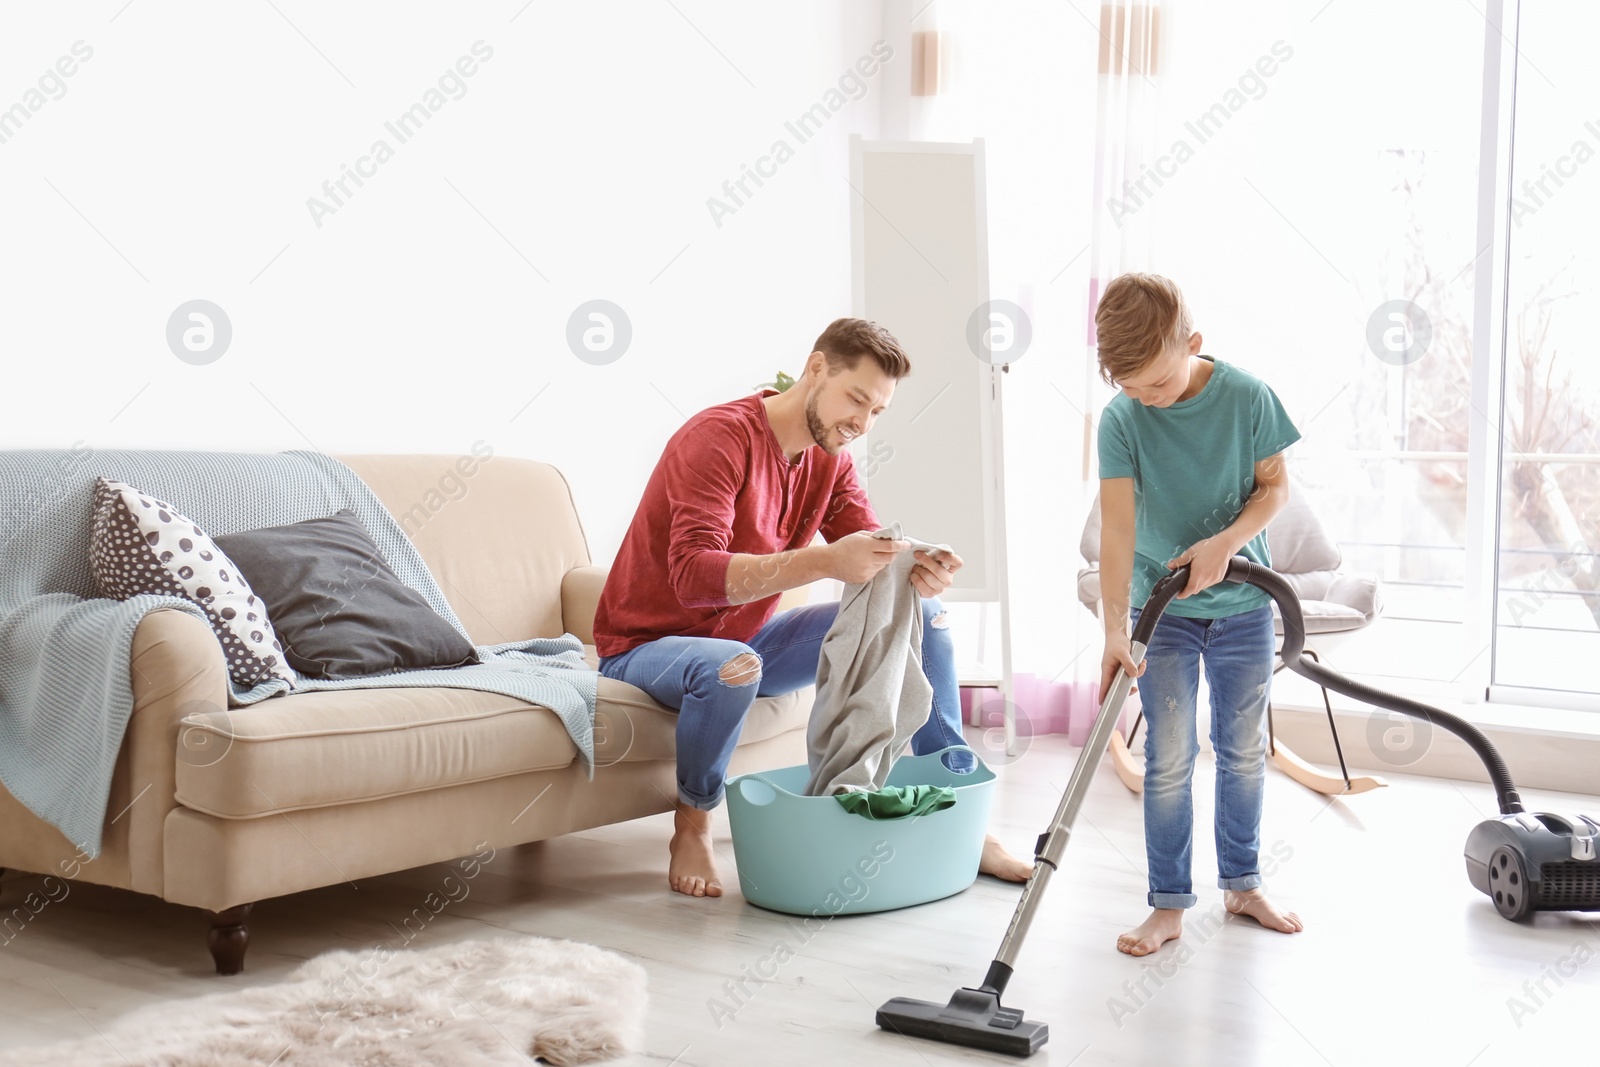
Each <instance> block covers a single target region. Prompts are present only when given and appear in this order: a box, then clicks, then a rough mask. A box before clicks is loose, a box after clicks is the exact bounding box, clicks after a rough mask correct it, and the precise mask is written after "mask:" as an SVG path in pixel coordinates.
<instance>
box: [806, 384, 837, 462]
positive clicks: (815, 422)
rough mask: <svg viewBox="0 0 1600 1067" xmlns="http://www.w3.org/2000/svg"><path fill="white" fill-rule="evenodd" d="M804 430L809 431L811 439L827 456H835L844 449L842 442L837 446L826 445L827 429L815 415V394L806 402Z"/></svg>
mask: <svg viewBox="0 0 1600 1067" xmlns="http://www.w3.org/2000/svg"><path fill="white" fill-rule="evenodd" d="M806 429H807V430H810V431H811V439H812V440H813V441H815V442H816V443H817V445H818V446H819V447H820V448H821V449H822V450H823V451H824V452H826V453H827V454H828V455H830V456H837V455H838V454H839V451H840V450H841V449H842V448H844V442H843V441H840V442H839V443H838V444H829V443H828V435H829V429H828V427H826V426H824V425H823V424H822V419H821V417H819V416H818V415H817V396H816V394H815V393H813V394H811V396H810V397H809V398H807V400H806Z"/></svg>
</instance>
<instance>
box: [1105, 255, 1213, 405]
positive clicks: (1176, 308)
mask: <svg viewBox="0 0 1600 1067" xmlns="http://www.w3.org/2000/svg"><path fill="white" fill-rule="evenodd" d="M1094 331H1095V338H1096V341H1097V343H1098V345H1099V359H1100V377H1101V378H1104V379H1105V381H1106V384H1107V385H1116V384H1117V383H1118V382H1121V381H1125V380H1126V379H1128V378H1131V377H1132V376H1133V375H1135V374H1138V373H1139V371H1140V370H1142V369H1143V368H1144V367H1145V365H1146V364H1148V363H1149V362H1150V361H1151V360H1153V359H1156V358H1157V357H1158V356H1160V355H1161V354H1162V353H1164V352H1166V351H1167V349H1169V348H1171V347H1172V346H1174V345H1181V344H1184V343H1186V342H1187V341H1188V340H1189V335H1190V334H1192V333H1194V320H1193V319H1191V318H1190V316H1189V308H1188V305H1186V304H1185V303H1184V302H1183V292H1182V291H1181V290H1180V289H1179V288H1178V286H1177V284H1176V283H1175V282H1173V281H1172V279H1170V278H1163V277H1162V276H1161V275H1159V274H1123V275H1120V276H1118V277H1117V278H1116V279H1115V280H1113V281H1112V283H1111V284H1110V285H1108V286H1106V291H1105V293H1104V294H1102V295H1101V297H1100V306H1099V307H1097V308H1095V310H1094Z"/></svg>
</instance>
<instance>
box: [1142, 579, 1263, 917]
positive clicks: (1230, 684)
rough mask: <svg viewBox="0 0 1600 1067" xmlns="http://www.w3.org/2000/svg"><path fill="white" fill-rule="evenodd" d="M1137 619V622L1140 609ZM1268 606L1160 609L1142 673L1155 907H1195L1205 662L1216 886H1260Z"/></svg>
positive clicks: (1147, 839)
mask: <svg viewBox="0 0 1600 1067" xmlns="http://www.w3.org/2000/svg"><path fill="white" fill-rule="evenodd" d="M1132 614H1133V618H1134V620H1135V621H1137V620H1138V617H1139V613H1138V610H1137V609H1135V610H1134V611H1133V613H1132ZM1275 644H1276V642H1275V638H1274V635H1273V632H1272V609H1271V608H1270V607H1260V608H1256V609H1254V610H1252V611H1247V612H1244V613H1243V614H1240V615H1228V616H1224V617H1223V618H1220V619H1186V618H1183V617H1181V616H1177V615H1163V616H1162V617H1161V621H1160V622H1158V623H1157V624H1156V629H1155V633H1154V634H1152V635H1151V638H1150V647H1149V649H1148V650H1147V651H1146V652H1145V664H1146V666H1145V672H1144V674H1143V675H1142V676H1141V677H1140V678H1139V682H1138V684H1139V695H1140V704H1141V706H1142V707H1143V708H1144V717H1145V722H1146V723H1147V724H1148V728H1147V730H1146V732H1145V735H1144V758H1145V765H1144V844H1145V854H1146V857H1147V859H1148V860H1149V864H1150V906H1151V907H1153V908H1192V907H1194V905H1195V902H1196V900H1197V898H1196V897H1195V895H1194V892H1193V888H1194V887H1193V881H1192V875H1191V872H1190V862H1191V858H1192V855H1193V844H1194V798H1193V795H1192V793H1191V783H1192V779H1193V778H1194V761H1195V757H1196V756H1197V755H1198V754H1199V752H1200V743H1199V741H1198V740H1197V739H1196V737H1195V720H1196V703H1197V700H1198V697H1199V685H1200V670H1199V667H1200V662H1201V660H1202V659H1203V660H1204V661H1205V667H1206V684H1207V685H1208V686H1210V689H1211V745H1212V748H1213V749H1214V750H1215V751H1216V754H1217V799H1216V808H1217V811H1216V837H1217V873H1218V879H1217V886H1218V888H1221V889H1236V890H1247V889H1254V888H1256V887H1257V886H1259V885H1260V884H1261V868H1260V863H1259V858H1260V857H1259V854H1260V851H1261V792H1262V786H1263V783H1264V781H1265V778H1266V753H1267V731H1266V721H1267V701H1268V699H1269V692H1270V689H1271V685H1272V665H1273V657H1274V655H1275Z"/></svg>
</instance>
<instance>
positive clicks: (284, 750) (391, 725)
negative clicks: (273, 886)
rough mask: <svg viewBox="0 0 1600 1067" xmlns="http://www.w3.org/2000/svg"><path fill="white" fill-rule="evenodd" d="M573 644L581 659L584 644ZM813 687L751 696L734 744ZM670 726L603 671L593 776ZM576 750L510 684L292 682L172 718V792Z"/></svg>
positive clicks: (247, 799)
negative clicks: (266, 694)
mask: <svg viewBox="0 0 1600 1067" xmlns="http://www.w3.org/2000/svg"><path fill="white" fill-rule="evenodd" d="M584 654H585V658H586V659H587V661H588V663H589V666H590V667H594V666H595V665H596V662H597V661H596V659H595V653H594V647H593V646H592V645H591V646H588V647H587V648H585V650H584ZM813 692H814V691H813V690H812V689H811V688H810V687H807V688H805V689H801V690H798V691H796V692H793V693H787V694H785V695H783V696H779V697H761V698H760V699H758V700H757V701H756V702H755V704H754V705H753V706H752V707H751V708H750V711H749V714H748V715H746V716H745V722H744V729H743V730H742V731H741V732H740V734H739V744H741V745H747V744H752V743H754V742H757V741H765V740H767V739H768V738H771V737H776V736H778V735H779V734H783V733H786V732H788V731H791V730H802V731H803V730H804V729H805V726H806V720H807V717H808V716H809V715H810V713H811V701H812V695H813ZM677 727H678V716H677V714H676V713H674V712H672V711H670V710H668V709H667V708H663V707H662V706H661V705H659V704H657V703H656V702H655V701H654V700H651V699H650V697H649V696H647V695H646V694H645V692H644V690H642V689H638V688H636V687H634V686H631V685H629V684H627V683H626V682H619V681H617V680H616V679H613V678H604V677H602V678H601V679H600V692H599V700H598V702H597V704H596V707H595V731H594V759H595V766H596V767H597V768H598V771H597V778H596V780H597V781H600V780H601V776H603V775H604V774H605V770H604V769H605V768H606V767H609V766H611V765H612V764H616V763H636V762H640V761H644V760H673V759H676V758H677V751H678V747H677ZM577 755H578V753H577V749H576V748H574V747H573V744H572V741H571V739H569V738H568V737H567V732H566V730H564V729H563V728H562V726H561V720H559V719H558V718H556V716H555V714H554V713H553V712H551V711H549V710H547V709H544V708H541V707H538V706H537V705H534V704H525V703H523V702H522V701H520V700H517V699H516V698H515V697H503V696H499V695H497V694H495V693H481V692H478V691H477V690H472V689H443V688H439V689H347V690H338V691H334V692H322V693H299V694H296V695H293V696H283V697H276V698H274V699H272V700H268V701H265V702H263V703H260V704H255V705H252V706H250V707H248V708H232V709H229V710H227V711H213V712H207V713H203V714H195V715H190V716H188V717H187V718H185V719H184V720H183V724H182V731H181V733H180V734H179V737H178V767H177V799H178V803H180V804H182V805H183V806H184V807H187V808H191V809H193V810H195V811H201V812H205V813H207V814H210V815H217V816H221V817H223V818H230V819H248V818H257V817H260V816H263V815H273V814H276V813H278V812H280V811H295V810H299V809H304V808H319V807H330V806H333V805H337V804H347V803H353V802H358V801H363V800H377V799H379V798H382V797H390V796H397V795H400V794H403V793H415V792H419V791H421V790H426V789H436V788H440V787H442V786H449V785H458V784H462V783H466V782H476V781H482V780H485V779H490V778H498V777H502V776H504V775H509V774H521V773H523V772H525V771H542V770H552V769H556V768H560V767H565V766H566V765H567V764H569V763H571V762H572V761H573V760H574V759H576V758H577ZM530 799H531V798H530ZM515 814H516V813H515V812H510V813H507V815H506V818H507V819H510V818H511V817H513V816H514V815H515Z"/></svg>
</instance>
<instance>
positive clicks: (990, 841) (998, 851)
mask: <svg viewBox="0 0 1600 1067" xmlns="http://www.w3.org/2000/svg"><path fill="white" fill-rule="evenodd" d="M978 873H979V874H988V875H993V876H994V877H996V878H999V879H1000V880H1001V881H1004V882H1026V881H1027V880H1028V875H1030V874H1032V873H1033V864H1031V863H1028V862H1026V861H1024V860H1019V859H1017V857H1015V856H1013V855H1012V854H1011V853H1009V852H1007V851H1006V846H1004V845H1002V844H1001V843H1000V842H999V841H997V840H995V839H994V837H992V836H989V837H985V838H984V839H983V858H982V859H980V860H979V861H978Z"/></svg>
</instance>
